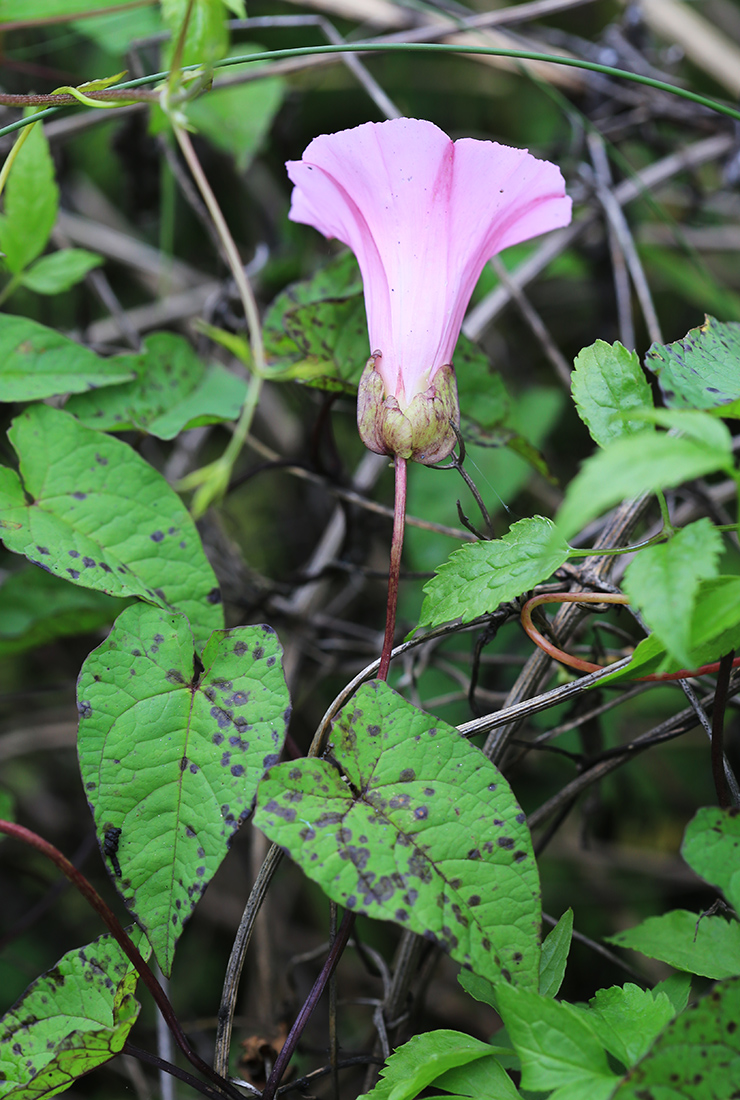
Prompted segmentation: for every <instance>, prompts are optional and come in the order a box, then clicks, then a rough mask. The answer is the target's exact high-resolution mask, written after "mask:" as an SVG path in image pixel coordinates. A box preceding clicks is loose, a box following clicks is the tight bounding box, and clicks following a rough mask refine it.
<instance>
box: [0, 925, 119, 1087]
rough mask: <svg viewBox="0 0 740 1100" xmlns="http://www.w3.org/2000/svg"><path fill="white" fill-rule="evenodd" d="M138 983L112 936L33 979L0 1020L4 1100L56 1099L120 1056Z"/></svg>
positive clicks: (0, 1078) (69, 954) (72, 953)
mask: <svg viewBox="0 0 740 1100" xmlns="http://www.w3.org/2000/svg"><path fill="white" fill-rule="evenodd" d="M136 979H137V974H136V972H135V971H133V970H132V967H131V964H130V962H129V961H128V959H127V957H126V956H125V955H124V954H123V951H122V950H121V948H120V947H119V946H118V944H117V943H116V941H115V940H114V939H113V937H112V936H110V935H105V936H101V937H100V939H97V940H95V942H94V943H91V944H88V945H87V946H86V947H80V948H76V949H75V950H73V951H68V952H67V954H66V955H64V956H63V957H62V958H61V959H60V960H59V962H58V963H57V964H56V966H55V967H53V968H52V969H51V970H50V971H48V973H46V974H43V975H42V976H41V977H40V978H37V979H36V981H35V982H34V983H33V984H32V985H30V986H29V988H28V989H27V990H26V992H25V993H24V994H23V996H22V997H21V998H20V1000H18V1001H16V1003H15V1004H14V1005H13V1007H12V1008H11V1009H10V1011H9V1012H6V1014H5V1015H4V1016H3V1017H2V1019H0V1081H2V1088H3V1093H2V1095H3V1097H4V1098H7V1100H9V1098H10V1097H12V1098H13V1100H42V1098H43V1097H47V1096H54V1095H55V1094H56V1093H58V1092H63V1091H64V1090H65V1089H67V1088H69V1086H70V1085H71V1084H73V1083H74V1081H75V1080H76V1079H77V1078H78V1077H82V1076H83V1074H85V1073H89V1072H90V1070H91V1069H95V1067H96V1066H100V1065H103V1063H104V1062H107V1061H109V1060H110V1059H111V1058H113V1057H115V1055H116V1054H120V1052H121V1050H122V1048H123V1044H124V1043H125V1042H126V1038H127V1036H128V1033H129V1031H130V1030H131V1028H132V1027H133V1025H134V1022H135V1021H136V1017H137V1016H138V1014H139V1008H140V1005H139V1004H138V1002H137V1001H136V1000H135V999H134V990H135V988H136Z"/></svg>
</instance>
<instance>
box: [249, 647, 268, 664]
mask: <svg viewBox="0 0 740 1100" xmlns="http://www.w3.org/2000/svg"><path fill="white" fill-rule="evenodd" d="M264 655H265V650H264V647H263V646H261V645H256V646H255V647H254V649H253V650H252V659H253V660H254V661H261V660H262V658H263V657H264Z"/></svg>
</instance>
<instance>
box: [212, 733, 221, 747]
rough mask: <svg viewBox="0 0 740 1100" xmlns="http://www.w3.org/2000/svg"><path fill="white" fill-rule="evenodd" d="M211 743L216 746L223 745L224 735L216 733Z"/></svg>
mask: <svg viewBox="0 0 740 1100" xmlns="http://www.w3.org/2000/svg"><path fill="white" fill-rule="evenodd" d="M211 741H212V742H213V744H214V745H222V744H223V742H224V735H223V734H222V733H214V735H213V737H212V738H211Z"/></svg>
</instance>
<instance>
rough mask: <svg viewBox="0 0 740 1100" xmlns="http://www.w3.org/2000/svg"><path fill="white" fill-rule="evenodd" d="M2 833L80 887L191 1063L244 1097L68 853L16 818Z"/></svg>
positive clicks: (0, 824)
mask: <svg viewBox="0 0 740 1100" xmlns="http://www.w3.org/2000/svg"><path fill="white" fill-rule="evenodd" d="M0 833H5V834H6V835H7V836H11V837H14V838H15V839H16V840H20V841H21V842H22V843H24V844H28V845H30V846H31V847H32V848H35V849H36V851H38V852H41V854H42V855H44V856H46V858H47V859H49V860H51V862H52V863H53V864H55V866H56V867H58V868H59V870H60V871H61V872H62V874H63V875H65V876H66V877H67V878H68V879H69V881H70V882H71V883H72V885H73V886H74V887H75V888H76V889H77V890H79V892H80V893H81V894H82V896H83V898H84V899H85V901H86V902H87V903H88V904H89V905H90V906H91V907H92V908H93V909H94V910H95V912H96V913H97V914H98V916H99V917H100V918H101V919H102V921H103V923H104V924H105V925H106V927H107V928H108V930H109V932H110V933H111V935H112V936H113V938H114V939H115V940H116V942H117V943H118V944H119V945H120V947H121V950H122V951H123V952H124V954H125V955H126V956H127V958H128V959H130V960H131V962H132V963H133V965H134V967H135V968H136V970H137V972H138V974H139V977H140V978H141V980H142V981H143V983H144V985H145V986H146V987H147V989H148V990H149V992H150V993H151V995H152V997H153V998H154V1001H155V1003H156V1005H157V1008H158V1009H159V1011H160V1012H161V1013H162V1015H163V1017H164V1019H165V1020H166V1022H167V1026H168V1027H169V1029H170V1031H171V1032H172V1034H173V1036H174V1038H175V1041H176V1042H177V1045H178V1046H179V1047H180V1050H181V1051H182V1052H183V1054H184V1055H185V1057H186V1058H187V1060H188V1061H189V1062H190V1064H191V1065H192V1066H194V1067H195V1068H196V1069H197V1070H198V1071H199V1072H200V1073H202V1074H203V1075H204V1076H205V1077H207V1078H208V1079H209V1080H210V1081H212V1082H213V1083H214V1084H215V1085H217V1086H218V1088H219V1089H221V1090H222V1092H224V1093H225V1094H226V1095H227V1096H230V1097H231V1098H232V1100H243V1097H242V1094H241V1093H240V1092H238V1091H237V1090H236V1089H234V1088H232V1087H231V1085H230V1084H229V1082H228V1081H225V1080H224V1078H223V1077H221V1076H220V1075H219V1074H218V1073H216V1071H215V1070H214V1069H212V1067H211V1066H209V1065H208V1063H207V1062H204V1061H203V1059H202V1058H201V1057H200V1056H199V1055H198V1054H196V1053H195V1051H194V1050H193V1049H192V1047H191V1046H190V1043H189V1042H188V1040H187V1038H186V1036H185V1032H184V1031H183V1030H182V1028H181V1027H180V1024H179V1022H178V1020H177V1017H176V1016H175V1010H174V1009H173V1007H172V1005H171V1004H170V1002H169V999H168V997H167V994H166V993H165V991H164V990H163V989H162V987H161V985H160V984H159V982H158V981H157V979H156V978H155V977H154V974H153V973H152V971H151V969H150V967H149V965H148V963H147V962H146V960H145V959H144V957H143V955H142V954H141V952H140V951H139V949H138V947H137V946H136V944H135V943H134V942H133V941H132V940H131V938H130V936H129V935H128V933H127V932H126V930H125V928H124V927H123V925H122V924H121V922H120V921H119V919H118V917H117V916H116V914H115V913H114V912H113V910H112V909H111V908H110V906H108V905H107V904H106V902H104V901H103V899H102V898H101V896H100V894H99V893H98V892H97V890H96V889H95V887H94V886H93V885H92V883H90V882H89V881H88V880H87V879H86V878H85V876H84V875H83V874H82V873H81V872H80V871H78V870H77V868H76V867H75V866H74V864H73V863H70V861H69V860H68V859H67V857H66V856H64V855H62V853H61V852H60V851H59V849H58V848H55V847H54V845H53V844H50V843H49V842H48V840H44V838H43V837H40V836H39V835H38V833H34V832H31V830H30V829H26V828H25V827H24V826H23V825H16V824H15V822H13V821H3V820H0Z"/></svg>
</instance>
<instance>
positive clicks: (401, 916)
mask: <svg viewBox="0 0 740 1100" xmlns="http://www.w3.org/2000/svg"><path fill="white" fill-rule="evenodd" d="M393 916H394V917H395V918H396V920H400V921H401V922H403V921H407V920H408V919H409V915H408V913H407V912H406V910H405V909H396V911H395V913H394V914H393Z"/></svg>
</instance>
